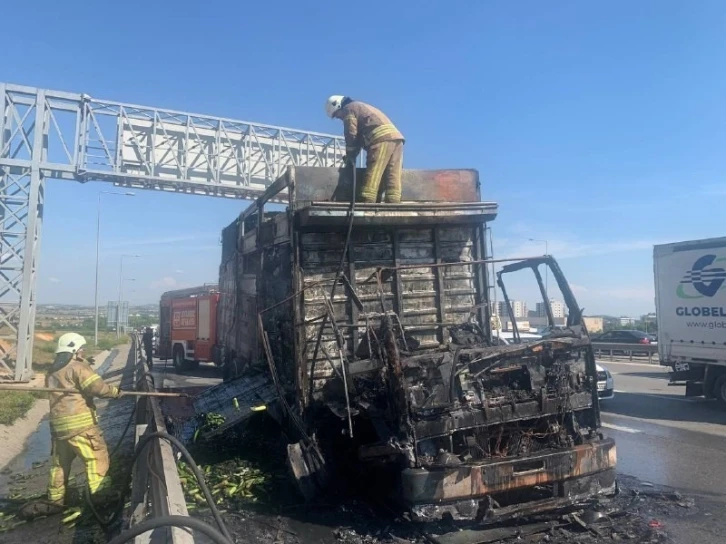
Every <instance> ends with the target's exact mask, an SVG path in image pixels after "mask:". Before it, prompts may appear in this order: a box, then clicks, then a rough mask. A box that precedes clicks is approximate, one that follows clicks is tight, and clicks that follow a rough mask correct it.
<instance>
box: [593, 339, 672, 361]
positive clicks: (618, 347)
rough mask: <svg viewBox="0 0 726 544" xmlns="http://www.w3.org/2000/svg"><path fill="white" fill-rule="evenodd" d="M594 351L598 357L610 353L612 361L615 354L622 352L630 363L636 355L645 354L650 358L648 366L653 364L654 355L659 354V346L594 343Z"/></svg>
mask: <svg viewBox="0 0 726 544" xmlns="http://www.w3.org/2000/svg"><path fill="white" fill-rule="evenodd" d="M592 349H593V350H594V351H595V353H596V354H597V355H601V354H602V352H610V360H611V361H612V360H613V353H614V352H616V351H622V352H624V353H625V354H626V356H627V357H628V358H629V360H630V361H632V360H633V354H634V353H644V354H646V355H647V356H648V364H653V355H656V354H657V353H658V344H624V343H623V344H619V343H615V342H593V343H592Z"/></svg>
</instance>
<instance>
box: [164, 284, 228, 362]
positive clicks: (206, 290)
mask: <svg viewBox="0 0 726 544" xmlns="http://www.w3.org/2000/svg"><path fill="white" fill-rule="evenodd" d="M218 300H219V290H218V289H217V286H216V285H203V286H201V287H193V288H189V289H177V290H174V291H167V292H166V293H164V294H163V295H162V296H161V301H160V304H159V340H158V343H159V344H158V348H157V357H159V358H160V359H162V360H168V359H171V360H172V361H173V364H174V368H175V369H176V370H177V371H184V370H192V369H194V368H196V367H198V366H199V363H200V362H217V363H219V357H218V356H216V353H217V352H216V345H217V302H218Z"/></svg>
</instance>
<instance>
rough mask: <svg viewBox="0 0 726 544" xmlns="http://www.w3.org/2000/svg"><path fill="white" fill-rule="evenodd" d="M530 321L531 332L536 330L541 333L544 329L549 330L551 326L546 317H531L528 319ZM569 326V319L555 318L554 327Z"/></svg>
mask: <svg viewBox="0 0 726 544" xmlns="http://www.w3.org/2000/svg"><path fill="white" fill-rule="evenodd" d="M528 321H529V327H530V330H532V329H534V330H537V331H538V332H541V331H542V330H544V329H547V328H548V327H549V326H550V324H549V321H548V320H547V318H546V317H530V318H529V319H528ZM566 324H567V319H566V318H564V317H555V318H554V325H555V327H564V326H565V325H566Z"/></svg>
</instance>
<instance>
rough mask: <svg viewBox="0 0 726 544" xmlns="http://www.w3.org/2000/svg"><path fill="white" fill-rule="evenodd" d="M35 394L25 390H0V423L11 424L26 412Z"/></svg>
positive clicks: (33, 400) (30, 406) (31, 404)
mask: <svg viewBox="0 0 726 544" xmlns="http://www.w3.org/2000/svg"><path fill="white" fill-rule="evenodd" d="M35 399H36V395H35V394H33V393H30V392H26V391H0V425H12V424H13V423H15V421H16V420H18V419H20V418H21V417H23V416H24V415H25V414H27V413H28V410H30V409H31V408H32V407H33V404H34V403H35Z"/></svg>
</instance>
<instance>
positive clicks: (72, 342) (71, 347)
mask: <svg viewBox="0 0 726 544" xmlns="http://www.w3.org/2000/svg"><path fill="white" fill-rule="evenodd" d="M85 345H86V339H85V338H83V336H81V335H80V334H78V333H75V332H68V333H66V334H64V335H63V336H61V337H60V338H59V339H58V349H56V350H55V352H56V353H72V354H74V355H75V354H76V353H77V352H78V350H79V349H81V348H82V347H83V346H85Z"/></svg>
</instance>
